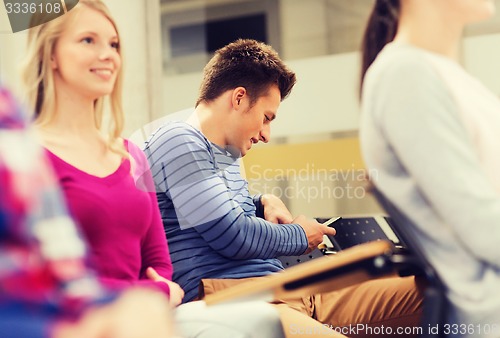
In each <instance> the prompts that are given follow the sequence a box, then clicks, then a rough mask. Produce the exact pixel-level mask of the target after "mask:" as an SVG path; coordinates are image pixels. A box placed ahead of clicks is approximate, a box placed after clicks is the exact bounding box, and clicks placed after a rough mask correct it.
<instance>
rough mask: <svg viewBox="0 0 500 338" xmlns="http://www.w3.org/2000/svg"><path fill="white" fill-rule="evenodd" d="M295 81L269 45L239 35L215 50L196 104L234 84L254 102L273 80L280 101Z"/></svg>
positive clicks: (208, 64)
mask: <svg viewBox="0 0 500 338" xmlns="http://www.w3.org/2000/svg"><path fill="white" fill-rule="evenodd" d="M295 82H296V77H295V73H294V72H292V71H291V70H290V69H289V68H288V67H287V66H286V65H285V63H284V62H283V61H282V60H281V59H280V57H279V56H278V53H277V52H276V51H275V50H274V49H273V48H272V47H271V46H269V45H266V44H264V43H262V42H258V41H255V40H251V39H239V40H236V41H234V42H232V43H230V44H228V45H226V46H224V47H222V48H220V49H219V50H217V51H216V52H215V55H214V56H213V57H212V59H211V60H210V61H209V62H208V63H207V65H206V66H205V68H204V70H203V81H202V83H201V87H200V95H199V97H198V100H197V101H196V106H198V105H199V104H200V103H201V102H210V101H212V100H214V99H216V98H217V97H219V96H220V95H221V94H222V93H224V92H226V91H227V90H231V89H234V88H236V87H244V88H245V89H246V90H247V93H248V95H249V97H250V103H251V104H253V103H255V102H256V101H257V99H258V98H259V97H261V96H262V95H264V93H265V92H266V91H267V90H268V89H269V87H270V86H271V85H273V84H274V85H277V86H278V88H279V90H280V93H281V100H282V101H283V100H284V99H285V98H286V97H287V96H288V94H290V91H291V90H292V88H293V86H294V85H295Z"/></svg>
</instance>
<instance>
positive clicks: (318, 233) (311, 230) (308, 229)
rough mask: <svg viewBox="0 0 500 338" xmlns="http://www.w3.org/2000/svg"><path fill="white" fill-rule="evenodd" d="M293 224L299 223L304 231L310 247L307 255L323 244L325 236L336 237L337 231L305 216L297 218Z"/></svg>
mask: <svg viewBox="0 0 500 338" xmlns="http://www.w3.org/2000/svg"><path fill="white" fill-rule="evenodd" d="M291 223H298V224H299V225H300V226H301V227H302V229H304V231H305V233H306V236H307V242H308V243H309V246H308V248H307V250H306V252H305V253H309V252H311V251H313V250H314V249H316V248H317V247H318V244H320V243H321V242H323V235H331V236H334V235H335V234H336V231H335V229H334V228H331V227H328V226H326V225H323V224H321V223H318V222H316V221H315V220H313V219H309V218H306V217H305V216H303V215H300V216H298V217H296V218H295V219H294V220H293V221H292V222H291Z"/></svg>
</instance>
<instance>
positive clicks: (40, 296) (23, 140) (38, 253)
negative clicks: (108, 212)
mask: <svg viewBox="0 0 500 338" xmlns="http://www.w3.org/2000/svg"><path fill="white" fill-rule="evenodd" d="M62 201H63V198H62V195H61V192H60V190H59V188H58V185H57V182H56V180H55V178H54V176H53V174H52V171H51V166H50V163H49V162H48V161H47V159H46V158H45V155H44V153H43V150H42V149H41V147H39V146H38V145H37V143H36V141H35V140H34V139H33V137H32V135H31V134H30V131H29V130H28V129H27V126H26V124H25V119H24V116H23V115H22V113H21V111H20V109H19V108H18V107H17V106H16V105H15V103H14V100H13V98H12V97H11V95H10V94H9V93H8V92H7V91H6V90H3V89H1V88H0V332H1V334H0V335H1V336H2V337H5V338H6V337H18V338H20V337H45V336H47V335H50V329H51V327H52V325H53V324H54V323H55V322H57V320H59V319H64V318H68V317H69V318H74V317H75V316H77V315H78V314H79V313H80V312H81V311H82V310H83V308H84V307H85V306H86V305H88V304H89V303H93V302H96V301H105V300H107V299H109V295H108V294H107V293H106V292H105V291H104V290H103V289H102V288H101V285H100V284H99V283H98V282H97V280H96V279H95V277H94V275H93V274H92V273H91V272H90V271H89V270H88V269H87V267H86V265H85V254H86V247H85V244H84V242H83V241H82V239H81V237H80V235H79V233H78V231H77V228H76V227H75V224H74V223H73V221H72V220H71V218H70V217H69V216H68V214H67V211H66V209H65V205H64V203H63V202H62Z"/></svg>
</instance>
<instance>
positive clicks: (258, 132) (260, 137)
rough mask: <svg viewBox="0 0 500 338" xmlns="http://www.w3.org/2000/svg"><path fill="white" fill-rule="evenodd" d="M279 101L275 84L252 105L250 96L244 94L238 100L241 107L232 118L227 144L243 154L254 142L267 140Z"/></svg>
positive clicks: (279, 96) (278, 92)
mask: <svg viewBox="0 0 500 338" xmlns="http://www.w3.org/2000/svg"><path fill="white" fill-rule="evenodd" d="M280 103H281V93H280V91H279V89H278V86H276V85H272V86H270V87H269V89H268V90H267V92H265V93H264V95H262V96H261V97H259V98H258V99H257V101H256V102H255V103H254V104H253V105H252V106H250V97H249V96H248V95H245V96H244V97H243V98H242V99H241V102H240V104H241V105H242V108H243V109H242V110H241V112H239V113H238V114H236V115H235V117H234V118H233V121H232V127H231V130H230V131H229V138H228V140H227V144H228V145H229V146H231V147H232V148H233V149H234V150H235V151H239V153H240V155H241V156H245V155H246V153H247V152H248V151H249V150H250V149H251V148H252V145H253V144H254V143H258V142H259V141H262V142H265V143H267V142H269V140H270V138H271V121H272V120H274V119H275V117H276V114H277V111H278V107H279V105H280Z"/></svg>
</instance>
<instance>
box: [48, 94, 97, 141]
mask: <svg viewBox="0 0 500 338" xmlns="http://www.w3.org/2000/svg"><path fill="white" fill-rule="evenodd" d="M56 97H57V101H56V105H55V114H54V115H53V118H52V119H51V121H49V122H48V123H46V124H44V125H43V127H42V128H41V129H45V130H50V131H51V132H53V133H58V134H66V135H73V136H83V135H95V134H96V133H98V132H99V130H98V129H97V127H96V123H95V108H94V102H93V100H90V99H88V98H84V97H82V96H78V95H71V93H66V92H62V93H61V92H57V95H56Z"/></svg>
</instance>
